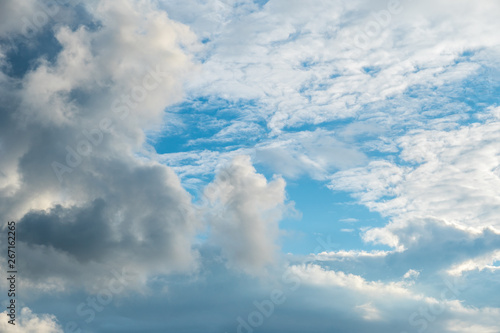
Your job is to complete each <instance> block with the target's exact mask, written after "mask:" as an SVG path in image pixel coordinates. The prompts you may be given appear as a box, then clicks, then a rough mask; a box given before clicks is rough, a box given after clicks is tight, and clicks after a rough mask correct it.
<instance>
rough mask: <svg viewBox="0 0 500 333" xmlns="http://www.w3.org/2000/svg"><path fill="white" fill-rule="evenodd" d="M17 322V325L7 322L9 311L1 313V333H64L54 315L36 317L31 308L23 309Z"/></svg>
mask: <svg viewBox="0 0 500 333" xmlns="http://www.w3.org/2000/svg"><path fill="white" fill-rule="evenodd" d="M17 315H18V317H17V319H16V320H15V325H11V324H9V323H8V322H7V319H6V318H8V316H7V311H4V312H2V313H1V316H2V321H0V331H2V332H12V333H63V332H64V331H63V329H62V328H61V326H60V325H59V324H58V322H57V319H56V317H55V316H54V315H49V314H43V315H36V314H34V313H33V312H31V310H30V309H29V308H26V307H24V308H22V309H21V310H20V313H18V314H17Z"/></svg>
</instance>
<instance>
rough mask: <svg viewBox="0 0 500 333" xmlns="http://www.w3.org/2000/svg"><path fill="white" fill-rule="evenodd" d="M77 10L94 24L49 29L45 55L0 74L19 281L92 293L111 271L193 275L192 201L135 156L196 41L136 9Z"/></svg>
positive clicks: (7, 212) (178, 90)
mask: <svg viewBox="0 0 500 333" xmlns="http://www.w3.org/2000/svg"><path fill="white" fill-rule="evenodd" d="M11 5H12V6H14V4H11ZM19 6H24V5H21V4H19ZM80 10H82V8H81V7H80ZM85 11H86V12H85V15H88V16H91V17H92V21H93V22H94V23H93V25H80V26H77V27H73V28H72V27H69V26H65V25H55V24H54V22H51V23H50V24H51V28H52V29H53V30H54V39H53V40H51V43H53V44H56V45H58V47H60V52H59V53H58V54H57V56H56V57H54V58H53V59H52V60H50V61H49V60H48V59H44V58H40V59H33V61H36V63H34V66H33V68H27V69H26V71H25V72H24V73H22V76H21V77H19V78H14V77H10V76H8V74H5V73H9V72H8V71H6V72H4V74H2V77H1V82H0V83H1V84H0V86H1V87H0V89H1V92H2V93H1V96H2V99H4V103H2V106H1V109H2V112H1V117H2V121H1V125H0V127H1V132H2V135H1V138H0V147H1V152H2V159H1V161H0V170H2V178H1V183H0V197H1V198H2V199H1V204H0V216H1V218H2V219H3V220H4V221H7V220H9V221H10V220H15V221H16V222H17V223H18V230H20V237H19V240H20V241H21V243H20V245H19V246H21V247H23V250H24V253H25V258H23V260H22V261H21V263H23V264H22V265H24V266H23V271H24V274H23V278H24V279H27V280H31V281H36V282H37V283H38V282H39V283H42V285H43V282H44V281H45V282H47V281H50V280H51V278H55V279H59V278H61V280H58V281H60V282H61V283H60V284H59V286H64V284H65V283H67V282H68V283H77V284H79V283H84V284H86V285H91V284H92V281H91V280H92V276H93V273H95V272H103V270H105V267H106V266H109V265H111V264H112V265H113V267H116V268H117V269H120V267H125V266H127V267H135V269H136V270H137V271H138V272H143V273H145V274H146V275H147V274H149V273H150V272H164V273H165V272H169V271H172V270H179V269H180V270H185V269H193V268H194V267H195V266H196V252H195V251H194V250H192V246H191V245H192V239H193V238H194V236H195V233H196V228H197V226H198V225H199V218H198V217H197V216H196V212H195V209H194V208H193V206H192V204H191V197H190V195H189V194H188V193H187V192H186V191H185V190H184V189H183V187H182V186H181V184H180V182H179V179H178V178H177V176H176V175H175V173H174V172H173V171H172V170H171V169H169V168H168V167H166V166H164V165H161V164H159V163H155V162H151V161H148V160H146V159H141V158H140V157H139V156H138V155H140V154H141V151H143V145H144V143H145V134H144V133H145V131H147V130H157V129H158V128H159V126H160V125H159V124H161V121H162V117H163V110H164V108H165V107H166V106H167V105H169V104H171V103H174V102H175V101H178V100H179V98H180V97H181V95H182V84H183V83H182V82H183V79H185V78H186V76H187V75H188V74H189V73H191V72H192V71H193V69H194V67H195V65H194V63H193V62H192V61H191V59H190V56H189V52H190V50H193V47H195V43H196V37H195V36H194V35H193V34H192V32H191V31H190V30H189V28H188V27H186V26H184V25H182V24H179V23H177V22H174V21H172V20H170V19H169V18H168V16H167V15H166V14H165V12H163V11H160V10H158V9H157V8H156V7H155V5H153V4H150V3H146V2H137V1H126V2H123V3H120V4H117V3H116V4H115V3H112V2H91V3H89V4H88V6H86V7H85ZM14 13H16V11H14ZM19 15H21V14H19ZM73 15H77V16H78V15H82V13H78V12H75V13H73ZM83 22H86V21H85V20H83ZM6 29H7V28H6ZM39 33H40V34H41V33H42V32H39ZM13 36H14V38H25V37H16V35H13ZM36 37H38V35H37V36H35V37H33V38H34V39H35V40H36V39H37V38H36ZM14 56H15V55H13V54H9V53H7V56H6V57H7V58H6V60H5V61H13V60H12V57H14ZM97 244H98V245H97ZM47 265H48V266H50V267H51V268H52V269H49V270H47V269H45V267H46V266H47ZM85 268H86V269H85ZM143 273H141V274H143ZM71 281H72V282H71ZM84 281H87V282H84ZM26 285H30V283H29V282H27V283H26ZM35 285H37V284H36V283H35ZM40 287H42V286H40Z"/></svg>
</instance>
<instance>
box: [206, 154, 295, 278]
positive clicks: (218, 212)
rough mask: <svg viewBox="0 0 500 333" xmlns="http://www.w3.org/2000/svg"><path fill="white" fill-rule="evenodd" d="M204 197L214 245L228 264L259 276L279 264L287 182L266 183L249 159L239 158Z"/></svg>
mask: <svg viewBox="0 0 500 333" xmlns="http://www.w3.org/2000/svg"><path fill="white" fill-rule="evenodd" d="M204 196H205V197H206V199H207V200H208V201H209V203H210V204H211V208H210V210H211V212H210V213H209V214H210V215H211V216H210V220H211V223H210V225H211V231H210V232H211V234H212V237H213V241H214V243H215V244H216V245H218V246H220V247H221V249H222V254H223V255H224V256H225V257H226V258H227V259H228V264H229V265H230V266H232V267H235V268H237V269H242V270H244V271H246V272H248V273H250V274H258V273H260V272H262V270H263V269H264V268H265V267H266V266H267V265H269V264H271V263H273V262H274V261H275V260H276V256H277V250H278V246H277V240H278V236H279V228H278V222H279V221H280V219H281V217H282V215H283V213H284V211H285V209H286V205H285V181H284V180H283V179H282V178H275V179H273V180H272V181H271V182H269V183H268V182H267V180H266V178H265V177H264V176H263V175H260V174H258V173H256V171H255V169H254V168H253V166H252V164H251V162H250V157H248V156H237V157H235V158H234V159H233V160H232V162H231V164H230V165H229V166H227V167H225V168H224V169H222V170H221V171H220V172H219V174H218V175H217V177H216V178H215V180H214V181H213V182H212V183H211V184H209V185H208V186H207V188H206V189H205V191H204Z"/></svg>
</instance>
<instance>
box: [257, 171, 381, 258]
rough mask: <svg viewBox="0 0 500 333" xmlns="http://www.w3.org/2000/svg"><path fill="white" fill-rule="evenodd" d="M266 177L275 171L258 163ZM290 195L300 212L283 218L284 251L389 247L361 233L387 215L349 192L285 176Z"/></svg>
mask: <svg viewBox="0 0 500 333" xmlns="http://www.w3.org/2000/svg"><path fill="white" fill-rule="evenodd" d="M255 168H256V170H257V172H259V173H262V174H263V175H265V176H266V178H267V179H271V178H272V177H273V172H272V171H271V170H270V169H268V168H267V167H265V166H263V165H260V164H257V165H255ZM285 180H286V182H287V185H286V193H287V198H288V200H290V201H293V202H294V203H295V209H296V210H297V212H299V214H293V213H292V214H289V215H287V216H285V217H284V219H283V220H282V221H281V222H280V229H281V230H282V231H284V236H283V238H282V251H283V252H284V253H293V254H296V255H306V254H310V253H319V252H323V251H339V250H359V249H363V250H365V251H370V250H389V249H390V248H389V247H387V246H384V245H374V244H365V243H364V242H363V240H362V238H361V236H360V233H361V232H362V230H365V229H366V228H373V227H381V226H384V225H385V224H387V223H388V221H387V219H386V218H384V217H382V216H381V215H380V214H378V213H376V212H371V211H370V210H369V209H368V208H366V207H365V206H363V205H361V204H359V203H358V202H357V201H356V200H355V199H353V198H352V197H351V196H350V194H349V193H348V192H344V191H332V190H330V189H328V188H327V187H326V183H325V182H321V181H316V180H313V179H311V178H309V177H306V176H304V177H300V178H298V179H288V178H286V179H285Z"/></svg>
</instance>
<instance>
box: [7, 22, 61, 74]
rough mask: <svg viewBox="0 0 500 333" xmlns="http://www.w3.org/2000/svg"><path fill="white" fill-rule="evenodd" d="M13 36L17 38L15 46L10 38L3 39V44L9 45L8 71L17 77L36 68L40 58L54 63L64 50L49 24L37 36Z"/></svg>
mask: <svg viewBox="0 0 500 333" xmlns="http://www.w3.org/2000/svg"><path fill="white" fill-rule="evenodd" d="M11 38H15V40H14V41H15V47H9V43H10V42H11V41H10V40H8V39H4V40H2V41H1V44H2V45H5V46H7V47H8V49H7V52H6V63H8V64H9V67H7V68H6V72H7V73H8V74H9V75H10V76H12V77H15V78H21V77H23V76H24V75H25V74H26V73H27V72H28V71H31V70H34V69H35V68H36V67H37V66H38V65H39V64H40V58H43V59H45V60H46V61H47V62H48V63H54V62H55V60H56V58H57V55H58V54H59V52H61V50H62V46H61V44H60V43H59V41H58V40H57V39H56V38H55V37H54V33H53V31H52V30H51V29H50V28H49V27H48V26H46V27H45V28H43V29H40V31H39V33H38V34H37V35H36V38H27V37H25V36H24V35H19V36H16V37H11Z"/></svg>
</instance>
